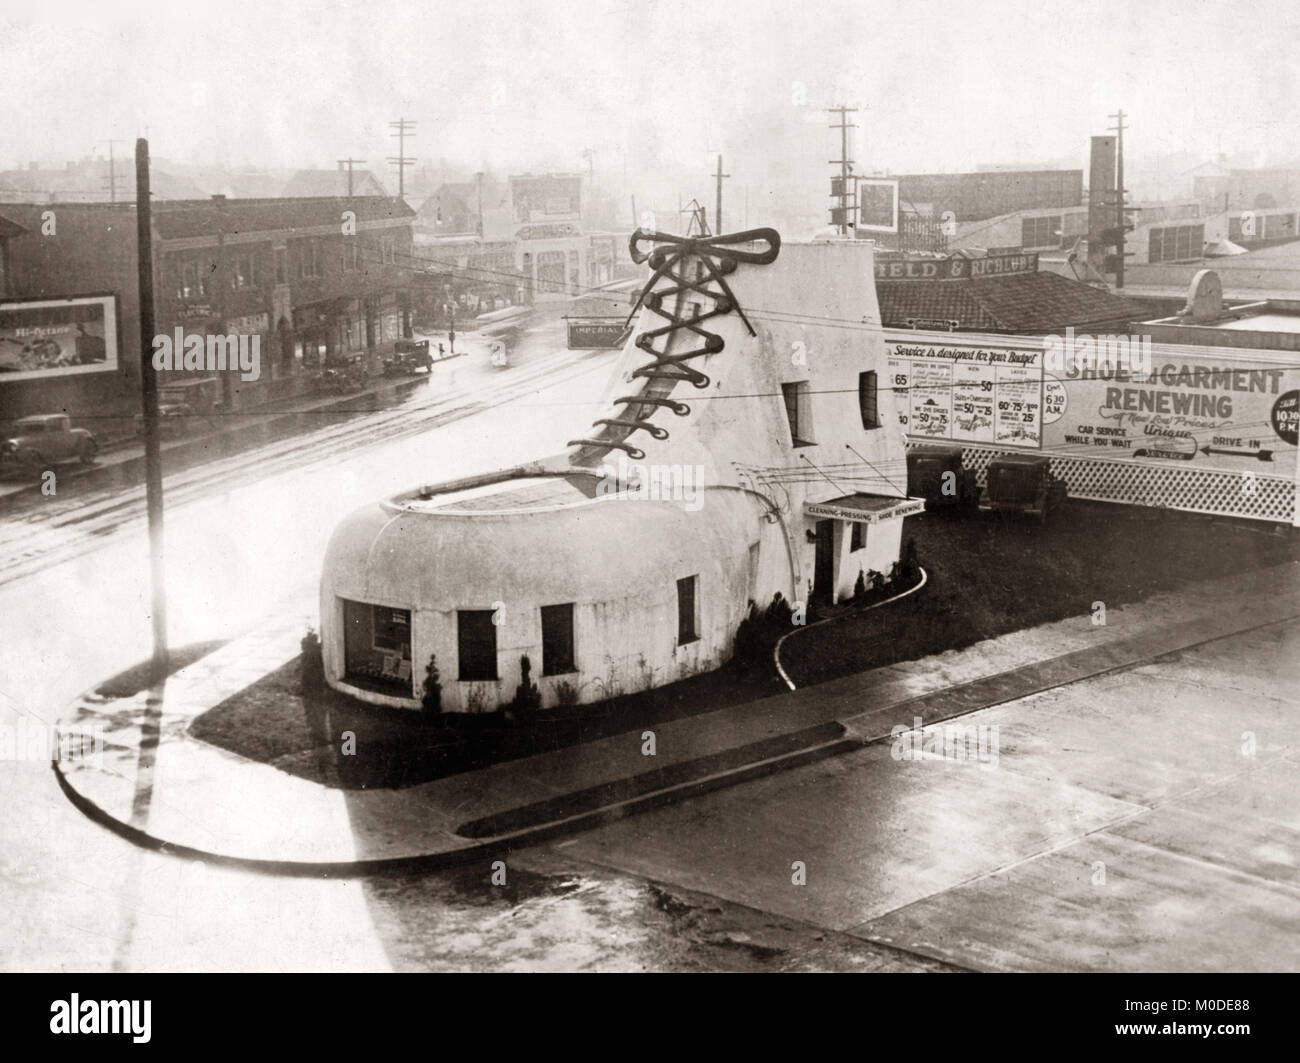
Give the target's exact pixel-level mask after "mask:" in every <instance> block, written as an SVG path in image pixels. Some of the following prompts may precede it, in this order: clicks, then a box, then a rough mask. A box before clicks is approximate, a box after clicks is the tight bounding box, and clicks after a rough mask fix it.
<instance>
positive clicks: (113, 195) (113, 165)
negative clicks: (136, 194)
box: [100, 140, 122, 203]
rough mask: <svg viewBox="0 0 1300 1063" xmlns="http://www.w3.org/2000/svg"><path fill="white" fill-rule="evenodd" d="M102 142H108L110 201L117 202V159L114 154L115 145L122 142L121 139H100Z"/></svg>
mask: <svg viewBox="0 0 1300 1063" xmlns="http://www.w3.org/2000/svg"><path fill="white" fill-rule="evenodd" d="M100 143H101V144H103V143H106V144H108V201H109V202H110V203H116V202H117V160H116V159H115V157H114V155H113V145H114V144H120V143H122V142H121V141H120V140H108V141H100Z"/></svg>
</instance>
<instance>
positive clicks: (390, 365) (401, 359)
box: [384, 340, 433, 376]
mask: <svg viewBox="0 0 1300 1063" xmlns="http://www.w3.org/2000/svg"><path fill="white" fill-rule="evenodd" d="M421 369H423V370H424V371H425V372H426V373H427V372H430V371H431V370H432V369H433V356H432V355H431V354H430V353H429V341H428V340H398V341H397V342H396V343H395V344H393V350H392V353H391V354H386V355H384V374H385V375H386V376H395V375H397V374H399V373H415V372H418V371H419V370H421Z"/></svg>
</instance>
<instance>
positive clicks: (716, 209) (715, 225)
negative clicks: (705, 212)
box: [713, 155, 731, 234]
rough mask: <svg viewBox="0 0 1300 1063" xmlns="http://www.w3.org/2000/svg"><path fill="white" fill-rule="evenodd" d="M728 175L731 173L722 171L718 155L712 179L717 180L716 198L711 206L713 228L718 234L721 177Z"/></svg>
mask: <svg viewBox="0 0 1300 1063" xmlns="http://www.w3.org/2000/svg"><path fill="white" fill-rule="evenodd" d="M730 176H731V174H729V173H723V172H722V156H721V155H719V156H718V169H717V171H716V172H715V173H714V174H713V178H714V180H715V181H717V200H716V201H715V203H716V206H714V208H713V228H714V230H715V231H716V232H718V233H719V234H720V233H721V232H722V179H723V178H724V177H730Z"/></svg>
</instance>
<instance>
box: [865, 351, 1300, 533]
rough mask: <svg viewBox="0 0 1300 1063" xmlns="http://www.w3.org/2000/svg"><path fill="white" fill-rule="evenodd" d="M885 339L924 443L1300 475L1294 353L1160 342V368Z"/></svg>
mask: <svg viewBox="0 0 1300 1063" xmlns="http://www.w3.org/2000/svg"><path fill="white" fill-rule="evenodd" d="M885 335H886V340H887V342H888V350H889V362H888V364H889V372H890V377H891V384H892V386H893V387H894V388H895V389H896V390H897V398H898V403H897V408H898V416H899V420H900V422H901V423H902V425H903V428H904V429H905V431H906V432H907V434H908V436H909V438H910V439H911V440H913V441H915V442H931V441H937V440H948V441H953V442H962V443H971V444H978V445H984V446H989V447H997V448H1007V449H1026V450H1039V451H1043V452H1044V453H1051V454H1052V455H1053V456H1060V457H1063V458H1065V457H1069V458H1076V459H1077V458H1085V459H1094V458H1095V459H1100V460H1105V461H1120V462H1125V463H1129V464H1136V463H1158V464H1162V465H1166V466H1168V467H1169V468H1170V469H1171V470H1173V469H1179V470H1203V471H1207V472H1216V473H1227V474H1232V475H1236V476H1249V477H1251V478H1276V479H1279V480H1288V481H1292V482H1294V481H1295V478H1296V449H1297V430H1298V428H1300V366H1297V365H1295V364H1294V363H1292V364H1288V363H1286V362H1285V361H1284V360H1283V358H1284V357H1285V356H1284V355H1280V354H1271V353H1270V352H1267V351H1259V350H1241V349H1229V348H1222V347H1186V346H1180V345H1175V344H1159V343H1157V344H1148V347H1147V350H1149V355H1150V368H1149V371H1148V370H1147V369H1146V367H1145V366H1142V367H1131V366H1124V365H1119V366H1104V365H1101V366H1091V367H1090V366H1089V365H1087V364H1079V363H1078V362H1077V361H1070V360H1067V362H1066V364H1065V365H1063V366H1061V367H1059V368H1058V367H1057V366H1051V367H1049V366H1046V365H1045V364H1044V362H1045V359H1044V343H1045V342H1046V341H1044V340H1043V339H1039V338H1034V339H1032V340H1031V339H1024V340H1021V339H1011V338H1008V337H1005V336H1003V337H993V336H984V337H975V336H969V335H968V336H963V337H961V338H957V337H954V336H946V337H945V336H941V335H936V334H933V333H931V334H925V333H918V332H903V331H899V330H889V329H887V330H886V333H885ZM1099 349H1100V345H1099ZM1131 500H1132V501H1135V502H1136V501H1142V499H1139V498H1136V497H1134V498H1133V499H1131ZM1197 508H1200V507H1197Z"/></svg>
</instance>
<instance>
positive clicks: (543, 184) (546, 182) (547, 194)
mask: <svg viewBox="0 0 1300 1063" xmlns="http://www.w3.org/2000/svg"><path fill="white" fill-rule="evenodd" d="M510 202H511V204H512V206H513V208H514V216H515V222H516V223H517V224H518V223H522V222H530V221H534V222H548V221H561V220H576V219H577V218H578V217H579V215H580V214H581V212H582V177H581V176H580V175H574V174H547V175H544V176H541V177H532V176H522V177H512V178H510Z"/></svg>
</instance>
